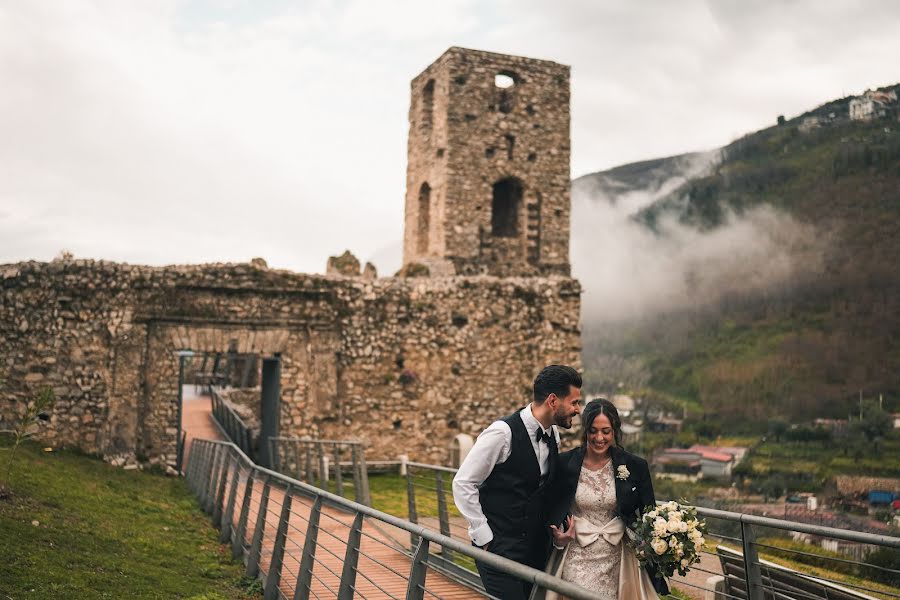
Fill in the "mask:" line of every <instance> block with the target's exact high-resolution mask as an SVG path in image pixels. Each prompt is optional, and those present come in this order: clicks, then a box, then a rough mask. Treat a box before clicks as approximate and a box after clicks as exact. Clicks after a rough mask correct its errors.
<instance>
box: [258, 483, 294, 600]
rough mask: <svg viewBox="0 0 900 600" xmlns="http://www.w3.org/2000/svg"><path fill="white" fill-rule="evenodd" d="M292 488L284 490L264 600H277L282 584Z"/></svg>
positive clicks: (288, 487)
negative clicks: (279, 586) (282, 568)
mask: <svg viewBox="0 0 900 600" xmlns="http://www.w3.org/2000/svg"><path fill="white" fill-rule="evenodd" d="M291 491H292V490H291V486H290V485H288V486H287V487H286V488H285V490H284V500H283V502H282V503H281V516H280V517H279V518H278V529H277V530H276V531H275V545H274V546H273V547H272V560H271V561H270V562H269V572H268V573H266V588H265V590H263V599H264V600H273V599H274V600H277V598H278V585H279V584H280V583H281V567H282V565H283V564H284V541H285V539H286V538H287V528H288V521H290V518H291V502H292V498H291Z"/></svg>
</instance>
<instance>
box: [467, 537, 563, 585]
mask: <svg viewBox="0 0 900 600" xmlns="http://www.w3.org/2000/svg"><path fill="white" fill-rule="evenodd" d="M548 549H549V541H548V538H547V537H546V536H544V535H540V534H538V535H535V536H529V538H525V539H523V538H521V537H517V538H509V539H507V538H504V537H495V538H494V539H493V540H492V541H491V543H490V544H488V552H491V553H492V554H496V555H498V556H502V557H504V558H508V559H510V560H514V561H516V562H519V563H522V564H525V565H528V566H530V567H534V568H535V569H538V570H543V569H544V567H545V566H546V565H547V555H548ZM475 568H477V569H478V574H479V575H481V582H482V584H484V589H485V590H486V591H487V593H488V594H490V595H491V596H493V597H495V598H500V599H501V600H527V599H528V596H529V595H531V588H532V584H531V582H526V581H524V580H522V579H519V578H518V577H515V576H513V575H509V574H507V573H505V572H503V571H500V570H499V569H495V568H494V567H491V566H490V565H487V564H485V563H483V562H481V561H480V560H476V561H475Z"/></svg>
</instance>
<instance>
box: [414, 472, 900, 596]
mask: <svg viewBox="0 0 900 600" xmlns="http://www.w3.org/2000/svg"><path fill="white" fill-rule="evenodd" d="M400 468H401V474H403V475H405V477H406V483H407V486H406V493H407V507H408V509H407V510H408V512H407V517H408V518H409V520H410V521H412V522H414V523H417V522H419V521H420V520H421V519H422V517H421V515H420V513H421V506H422V500H423V498H422V491H423V490H424V491H425V493H426V494H427V496H428V498H427V501H428V502H429V504H431V505H432V506H434V505H435V504H436V505H437V507H438V510H437V525H438V529H439V530H440V531H441V533H443V534H444V535H448V536H449V535H451V531H452V529H453V528H454V527H455V528H456V529H457V530H459V529H460V526H459V525H457V524H454V523H452V522H450V519H449V516H448V511H447V506H448V501H447V488H448V487H449V486H447V485H445V484H444V483H443V478H444V477H445V476H446V475H448V474H455V473H456V472H457V471H458V469H453V468H451V467H444V466H441V465H430V464H426V463H417V462H412V461H407V460H401V461H400ZM404 469H405V471H404ZM429 471H430V473H427V472H429ZM423 472H426V473H423ZM663 503H664V501H661V500H660V501H657V504H658V505H659V504H663ZM695 508H696V510H697V514H698V515H700V516H701V517H703V518H708V519H718V520H721V521H727V522H731V523H734V524H736V525H738V526H739V527H740V537H729V536H725V535H723V536H716V535H715V534H714V533H711V535H712V536H713V537H722V538H723V539H729V540H733V541H735V542H737V543H739V544H741V547H742V559H741V560H742V562H743V565H744V567H743V571H744V575H743V580H742V584H743V585H744V586H746V589H747V590H749V591H750V594H748V598H749V599H750V600H761V599H762V597H763V593H764V592H765V591H766V589H767V588H766V589H764V585H763V579H764V578H763V576H762V573H761V572H760V565H762V564H765V561H761V559H760V558H759V552H758V548H760V547H765V545H763V544H758V543H757V542H756V535H757V531H758V529H759V528H761V527H765V528H770V529H776V530H780V531H785V532H796V533H803V534H808V535H815V536H819V537H824V538H831V539H836V540H843V541H848V542H854V543H859V544H869V545H872V546H879V547H884V548H895V549H900V537H894V536H890V535H884V534H876V533H869V532H861V531H851V530H848V529H838V528H836V527H828V526H824V525H815V524H810V523H799V522H794V521H787V520H784V519H774V518H771V517H762V516H758V515H751V514H746V513H737V512H731V511H725V510H719V509H714V508H704V507H700V506H698V507H695ZM754 528H756V529H754ZM460 537H464V536H463V535H460ZM413 541H415V538H414V539H413ZM780 550H782V551H784V552H793V551H791V550H789V549H780ZM712 554H714V555H715V553H712ZM441 558H444V557H443V556H436V557H435V559H436V560H441ZM818 558H821V559H822V560H830V557H826V556H818ZM450 560H451V561H452V556H451V557H450ZM837 560H839V561H840V562H842V563H846V562H852V563H854V564H856V565H859V566H867V567H871V568H874V569H878V567H877V566H876V565H868V564H867V563H865V562H861V561H849V560H846V559H837ZM453 566H455V567H457V568H459V569H463V568H464V567H461V566H459V565H458V564H455V565H453ZM451 568H452V567H451ZM803 575H804V576H805V577H809V578H810V579H818V580H820V581H822V582H827V581H828V580H827V579H826V578H824V577H816V576H814V575H807V574H803ZM690 585H691V587H699V586H695V585H693V584H690ZM849 587H854V588H856V589H860V590H865V591H868V592H873V593H880V594H883V595H887V596H888V597H893V598H900V595H896V594H890V593H885V592H883V591H880V590H876V589H872V588H868V587H865V586H855V585H854V586H849ZM699 589H703V590H706V591H710V592H716V593H717V594H720V595H727V594H725V593H724V592H723V591H722V590H713V589H711V588H703V587H700V588H699Z"/></svg>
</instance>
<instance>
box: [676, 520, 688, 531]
mask: <svg viewBox="0 0 900 600" xmlns="http://www.w3.org/2000/svg"><path fill="white" fill-rule="evenodd" d="M687 530H688V526H687V523H685V522H684V521H682V522H681V523H679V524H678V531H680V532H681V533H684V532H685V531H687Z"/></svg>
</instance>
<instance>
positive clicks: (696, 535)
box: [688, 529, 703, 545]
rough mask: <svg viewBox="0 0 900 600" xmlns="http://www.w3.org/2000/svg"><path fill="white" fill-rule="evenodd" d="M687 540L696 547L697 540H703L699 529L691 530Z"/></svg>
mask: <svg viewBox="0 0 900 600" xmlns="http://www.w3.org/2000/svg"><path fill="white" fill-rule="evenodd" d="M688 538H690V540H691V541H692V542H694V544H695V545H696V544H697V541H698V540H702V539H703V534H702V533H700V530H699V529H691V530H689V531H688Z"/></svg>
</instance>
